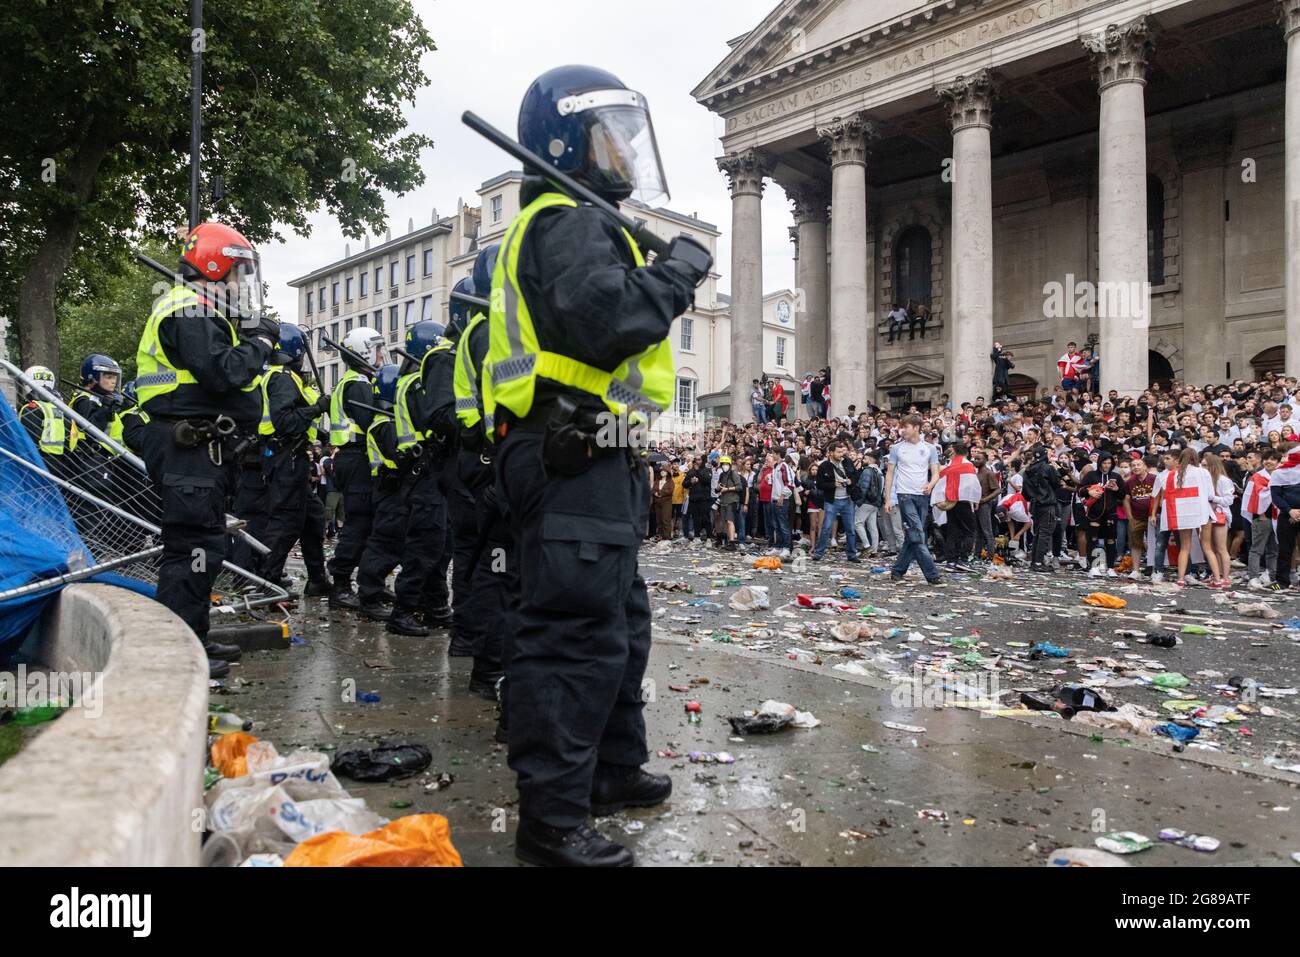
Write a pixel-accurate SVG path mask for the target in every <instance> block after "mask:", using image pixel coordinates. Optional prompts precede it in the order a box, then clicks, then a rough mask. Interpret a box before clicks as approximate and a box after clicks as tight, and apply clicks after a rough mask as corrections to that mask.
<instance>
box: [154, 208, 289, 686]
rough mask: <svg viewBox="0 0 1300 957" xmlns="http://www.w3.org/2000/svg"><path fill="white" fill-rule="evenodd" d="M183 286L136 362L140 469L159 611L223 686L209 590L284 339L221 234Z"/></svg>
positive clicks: (196, 255)
mask: <svg viewBox="0 0 1300 957" xmlns="http://www.w3.org/2000/svg"><path fill="white" fill-rule="evenodd" d="M179 269H180V273H181V275H182V276H183V277H184V278H185V279H187V280H188V281H189V282H190V283H192V284H193V287H191V286H189V285H184V284H181V283H177V284H176V285H175V286H173V287H172V288H171V289H170V290H168V292H167V293H165V294H164V295H163V296H161V297H160V298H159V299H158V300H157V301H156V302H155V303H154V307H153V311H152V312H151V313H150V314H149V320H148V322H146V323H145V327H144V332H143V334H142V335H141V337H140V346H139V350H138V352H137V354H136V370H137V378H136V394H137V397H138V398H139V401H140V405H141V407H142V408H143V410H144V411H145V412H146V413H148V415H149V421H148V423H147V424H145V425H144V427H143V429H142V430H141V433H142V453H143V454H142V456H141V457H142V458H143V459H144V461H145V465H146V467H147V468H148V471H149V478H150V479H151V480H152V481H153V483H154V486H155V487H156V488H157V490H158V494H159V496H160V498H161V501H162V516H161V520H160V522H159V524H160V525H161V526H162V543H163V554H162V560H161V565H160V567H159V571H158V592H157V596H158V601H160V602H161V603H162V604H164V605H166V606H167V607H168V608H170V609H171V610H172V611H174V612H175V613H176V614H177V615H178V616H180V618H181V619H182V620H183V621H184V622H185V623H186V624H187V625H189V626H190V628H192V629H193V630H194V633H195V635H197V636H198V638H199V640H200V641H201V642H202V643H203V647H204V650H205V651H206V652H207V655H208V667H209V674H210V675H212V676H213V677H221V676H222V675H224V674H227V673H228V672H229V670H230V668H229V665H228V664H227V663H226V662H228V661H237V660H238V659H239V648H238V646H235V645H223V644H220V643H217V642H212V641H208V640H207V634H208V607H209V601H210V595H211V594H212V585H213V583H214V582H215V581H216V577H217V574H218V573H219V572H220V570H221V563H222V560H223V559H224V557H225V550H226V527H225V526H226V522H225V508H226V500H227V499H228V497H229V496H230V494H231V492H232V491H233V489H234V480H235V475H234V469H235V464H234V457H233V454H232V453H233V451H234V445H235V442H236V441H237V439H236V437H237V436H239V435H248V434H252V433H255V432H256V429H257V423H258V421H259V419H260V418H261V414H262V401H261V399H262V396H261V393H260V391H259V390H258V389H257V377H258V375H259V374H260V373H261V371H262V367H263V366H264V365H265V364H266V361H267V359H268V358H269V357H270V355H271V350H272V349H273V348H274V347H275V343H276V341H277V340H278V338H279V335H280V326H279V323H277V322H273V321H271V320H270V319H267V318H265V317H264V316H263V314H262V276H261V267H260V264H259V260H258V256H257V252H256V250H254V249H253V246H252V244H251V243H250V242H249V241H248V240H247V239H245V238H244V237H243V236H242V235H241V234H240V233H239V232H238V231H237V230H235V229H233V228H231V227H230V226H227V225H225V224H223V223H214V222H207V223H200V224H199V225H198V226H196V227H195V228H194V229H192V230H190V232H189V234H188V236H187V237H186V239H185V243H184V246H183V248H182V251H181V258H180V266H179Z"/></svg>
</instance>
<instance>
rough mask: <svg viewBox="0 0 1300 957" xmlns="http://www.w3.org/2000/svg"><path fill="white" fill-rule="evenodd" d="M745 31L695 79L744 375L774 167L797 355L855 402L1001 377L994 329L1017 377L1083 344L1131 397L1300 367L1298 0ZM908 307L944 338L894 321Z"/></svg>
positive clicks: (961, 4)
mask: <svg viewBox="0 0 1300 957" xmlns="http://www.w3.org/2000/svg"><path fill="white" fill-rule="evenodd" d="M729 46H730V47H731V49H730V52H729V53H728V55H727V56H726V57H725V59H723V61H722V62H721V63H719V64H718V65H717V67H716V68H714V70H713V71H712V72H711V73H710V74H709V75H708V76H707V77H706V78H705V79H704V80H703V81H702V82H701V83H700V84H699V85H698V86H697V87H696V89H695V90H694V91H693V95H694V96H695V97H696V99H697V100H698V101H699V102H700V103H702V104H703V105H705V106H706V107H707V108H708V109H710V110H711V111H713V112H714V113H716V114H718V116H719V117H721V118H722V121H723V123H724V128H725V132H724V134H723V137H722V150H723V154H724V155H723V156H722V157H721V158H720V159H719V161H718V165H719V167H720V169H721V170H722V171H723V173H725V175H726V177H727V180H728V183H729V187H730V191H731V197H732V227H731V229H732V240H733V245H732V250H733V261H732V264H731V290H732V297H733V301H732V304H731V312H732V317H733V318H732V321H733V322H734V323H735V324H736V331H737V336H736V342H735V343H734V344H733V356H736V357H738V361H736V362H733V367H732V369H731V372H730V378H731V381H732V382H733V383H740V384H747V383H748V382H749V381H750V379H752V378H753V377H754V376H756V375H757V374H758V371H759V369H760V368H761V367H762V366H763V365H765V363H766V358H765V357H764V356H763V350H765V348H766V343H765V338H766V330H765V324H764V323H763V322H762V321H761V317H762V315H763V313H764V310H765V306H764V301H765V297H764V296H763V282H762V261H763V259H762V222H761V203H760V199H761V196H762V193H763V190H764V188H765V186H766V184H767V183H768V182H769V181H774V182H776V183H777V184H779V185H780V187H781V188H782V189H783V190H784V192H785V193H786V195H787V196H788V198H789V199H790V200H791V202H792V205H793V212H794V221H795V232H796V234H797V243H796V255H797V262H796V270H797V271H796V276H797V280H796V285H797V286H798V287H799V289H800V290H801V296H800V298H801V300H802V305H803V307H804V308H803V310H802V311H801V312H800V318H801V320H802V321H801V322H800V324H799V329H798V332H797V339H798V355H799V362H800V363H801V364H802V365H804V366H805V367H808V368H815V367H819V366H823V365H829V366H830V367H831V370H832V381H833V384H834V385H833V390H832V392H833V395H834V396H835V397H836V398H837V399H839V400H841V401H844V402H846V403H847V402H854V403H855V404H857V405H859V406H861V405H862V404H863V403H864V402H867V401H871V402H874V403H876V404H878V405H882V406H888V405H898V404H900V403H906V402H913V401H914V402H918V403H920V402H927V401H935V400H937V399H938V397H939V395H940V394H941V393H942V392H950V393H951V394H952V398H953V400H954V401H955V402H961V401H966V400H974V399H975V398H976V397H977V396H979V395H985V396H987V395H988V394H989V390H990V389H991V378H992V364H991V362H990V360H989V352H990V348H991V345H992V342H993V341H994V340H997V341H1000V342H1002V344H1003V345H1004V346H1007V347H1009V348H1010V349H1012V351H1013V352H1014V353H1015V371H1014V373H1013V376H1012V387H1013V389H1015V390H1017V391H1020V392H1022V393H1023V392H1033V391H1041V390H1042V389H1044V388H1051V387H1053V386H1054V385H1056V383H1057V382H1058V381H1059V378H1058V376H1057V374H1056V369H1055V361H1056V359H1057V357H1058V356H1060V355H1061V354H1062V353H1063V352H1064V351H1065V347H1066V344H1067V343H1068V342H1069V341H1071V340H1073V341H1075V342H1077V343H1078V344H1080V345H1083V344H1085V343H1087V342H1090V341H1091V342H1096V343H1098V344H1099V346H1100V350H1101V385H1102V387H1103V389H1105V390H1110V389H1116V390H1119V391H1120V392H1122V393H1127V394H1133V393H1136V392H1140V391H1141V390H1143V389H1145V388H1146V387H1147V386H1148V384H1150V383H1152V382H1159V381H1167V380H1168V379H1170V378H1173V377H1178V378H1181V379H1184V380H1187V381H1191V382H1197V383H1205V382H1218V381H1223V380H1224V379H1227V378H1230V377H1237V376H1242V377H1251V376H1254V375H1259V374H1261V373H1263V372H1265V371H1269V370H1273V369H1280V368H1283V367H1285V369H1286V371H1287V372H1288V373H1290V374H1297V373H1300V252H1297V250H1298V249H1300V217H1298V216H1295V215H1286V214H1285V211H1286V210H1288V209H1294V208H1295V207H1296V206H1297V204H1300V108H1297V107H1296V104H1297V103H1300V66H1297V64H1298V63H1300V0H1282V2H1279V0H781V2H779V3H775V4H774V7H773V9H772V12H771V13H770V14H769V15H768V16H767V17H766V18H765V19H764V20H763V22H762V23H760V24H759V25H758V26H757V27H756V28H755V29H754V30H752V31H750V32H749V33H746V34H744V35H742V36H740V37H737V38H736V39H734V40H732V41H730V43H729ZM1293 53H1294V54H1295V56H1296V59H1292V57H1291V54H1293ZM1293 153H1294V154H1295V155H1294V156H1293ZM909 301H910V302H912V303H915V304H924V305H926V306H927V307H928V309H929V320H928V322H927V328H926V331H925V334H924V336H921V335H916V336H910V335H905V336H904V337H903V338H902V339H901V340H897V339H896V340H895V341H894V342H890V341H889V336H888V331H889V324H888V322H887V320H886V316H887V314H888V313H889V311H890V310H891V308H892V307H893V306H894V304H895V303H898V304H902V305H906V304H907V303H908V302H909ZM734 387H735V386H734V385H733V388H734Z"/></svg>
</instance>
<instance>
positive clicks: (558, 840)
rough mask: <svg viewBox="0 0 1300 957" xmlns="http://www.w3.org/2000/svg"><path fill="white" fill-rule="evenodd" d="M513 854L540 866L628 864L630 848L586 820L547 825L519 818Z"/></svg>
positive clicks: (630, 853) (525, 861)
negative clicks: (603, 833) (575, 824)
mask: <svg viewBox="0 0 1300 957" xmlns="http://www.w3.org/2000/svg"><path fill="white" fill-rule="evenodd" d="M515 857H517V858H519V860H521V861H523V862H524V863H525V864H537V865H539V866H541V867H631V866H632V852H631V851H629V850H628V849H627V848H626V847H624V846H623V845H622V844H615V843H614V842H613V841H610V840H607V839H606V838H605V837H604V836H603V835H601V834H600V832H599V831H597V830H596V829H595V828H593V827H592V826H591V825H589V824H579V825H578V826H577V827H574V828H562V827H547V826H546V825H545V824H539V823H536V822H533V821H530V820H528V819H527V818H521V819H520V821H519V831H518V833H517V834H516V835H515Z"/></svg>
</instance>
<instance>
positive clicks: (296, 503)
mask: <svg viewBox="0 0 1300 957" xmlns="http://www.w3.org/2000/svg"><path fill="white" fill-rule="evenodd" d="M267 452H268V453H269V454H267V455H266V456H265V457H264V458H263V459H262V470H263V474H264V475H265V477H266V489H267V495H266V498H267V504H268V511H269V514H268V515H267V519H266V539H265V541H264V543H263V544H265V545H266V547H267V548H269V549H270V550H271V551H270V553H269V554H268V555H267V556H266V558H265V559H264V560H263V562H262V568H263V571H264V574H263V577H264V578H266V579H268V580H269V581H271V582H276V581H278V580H279V579H280V576H281V575H283V574H284V563H285V560H286V559H288V557H289V550H290V549H291V548H293V546H294V544H295V543H298V542H301V543H302V560H303V562H304V563H305V564H306V566H307V577H308V578H310V579H311V580H312V581H323V580H324V579H325V506H324V505H322V504H321V500H320V498H319V496H317V495H316V494H315V493H313V492H312V490H311V468H312V463H311V462H310V461H308V459H307V453H306V451H305V450H299V451H297V452H293V453H291V452H288V451H285V450H283V449H276V448H275V447H274V446H268V447H267Z"/></svg>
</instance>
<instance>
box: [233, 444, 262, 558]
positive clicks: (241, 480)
mask: <svg viewBox="0 0 1300 957" xmlns="http://www.w3.org/2000/svg"><path fill="white" fill-rule="evenodd" d="M235 476H236V483H237V484H236V487H235V499H234V502H233V503H232V504H231V506H230V514H232V515H234V516H235V518H242V519H243V520H244V521H245V522H246V523H247V524H245V526H244V530H245V531H246V532H248V534H249V535H251V536H253V538H255V539H257V540H258V541H259V542H261V543H262V544H263V545H265V544H266V517H267V512H266V475H265V474H263V472H262V460H261V456H260V455H259V456H258V458H257V459H256V461H254V462H253V463H252V464H244V463H241V464H240V465H239V467H238V469H237V471H236V473H235ZM229 555H230V560H231V561H232V562H233V563H234V564H236V565H238V566H239V567H240V568H243V569H246V570H247V571H250V572H253V573H254V574H256V575H261V573H262V555H261V553H260V552H256V551H254V550H253V548H252V546H250V545H249V544H248V542H247V541H245V540H244V539H243V538H242V537H241V536H239V535H232V536H231V538H230V551H229Z"/></svg>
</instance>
